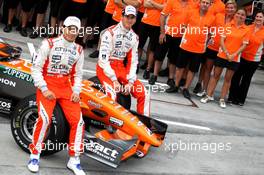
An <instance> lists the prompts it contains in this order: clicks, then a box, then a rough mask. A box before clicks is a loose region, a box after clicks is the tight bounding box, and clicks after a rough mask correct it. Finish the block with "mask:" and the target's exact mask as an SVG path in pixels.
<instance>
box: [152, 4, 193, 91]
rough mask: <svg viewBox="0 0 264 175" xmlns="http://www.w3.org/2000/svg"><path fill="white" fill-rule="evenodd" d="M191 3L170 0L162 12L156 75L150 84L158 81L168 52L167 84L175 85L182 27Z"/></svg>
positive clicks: (155, 56) (156, 57) (156, 54)
mask: <svg viewBox="0 0 264 175" xmlns="http://www.w3.org/2000/svg"><path fill="white" fill-rule="evenodd" d="M191 5H192V3H190V1H188V0H176V1H175V0H168V1H167V3H166V5H165V7H164V9H163V11H162V12H161V17H160V35H159V43H160V44H159V45H158V47H157V50H156V52H155V55H154V58H155V67H154V75H152V76H151V78H150V80H149V84H151V85H153V84H155V82H156V81H157V77H158V73H159V71H160V69H161V66H162V62H163V60H164V58H165V56H166V54H167V52H168V59H169V79H168V81H167V84H168V85H169V86H174V84H175V82H174V75H175V68H176V66H175V65H176V60H177V59H178V53H179V51H180V47H179V46H180V43H181V38H182V32H181V31H180V28H181V27H182V26H183V24H184V20H185V18H186V15H187V13H188V11H189V10H190V9H191V7H192V6H191ZM166 21H167V22H166ZM165 25H166V26H165ZM165 28H167V30H165Z"/></svg>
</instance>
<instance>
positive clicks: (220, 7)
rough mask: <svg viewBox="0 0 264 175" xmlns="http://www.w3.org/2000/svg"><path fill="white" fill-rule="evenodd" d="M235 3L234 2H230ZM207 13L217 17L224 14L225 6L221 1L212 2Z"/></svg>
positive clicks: (214, 0) (213, 0)
mask: <svg viewBox="0 0 264 175" xmlns="http://www.w3.org/2000/svg"><path fill="white" fill-rule="evenodd" d="M231 1H233V2H235V1H234V0H231ZM209 13H212V15H217V14H218V13H223V14H224V13H225V4H224V3H223V1H222V0H212V5H211V6H210V8H209Z"/></svg>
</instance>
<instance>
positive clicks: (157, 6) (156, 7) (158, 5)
mask: <svg viewBox="0 0 264 175" xmlns="http://www.w3.org/2000/svg"><path fill="white" fill-rule="evenodd" d="M150 3H151V4H152V6H153V7H154V8H155V9H158V10H160V11H162V9H163V7H164V3H163V4H160V3H157V2H155V1H153V0H150Z"/></svg>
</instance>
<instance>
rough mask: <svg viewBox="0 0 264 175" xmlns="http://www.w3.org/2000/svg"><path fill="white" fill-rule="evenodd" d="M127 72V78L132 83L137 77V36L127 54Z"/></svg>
mask: <svg viewBox="0 0 264 175" xmlns="http://www.w3.org/2000/svg"><path fill="white" fill-rule="evenodd" d="M127 59H128V64H127V65H128V66H127V68H128V69H129V73H128V75H127V79H128V81H129V83H132V84H134V81H135V80H136V79H137V74H136V72H137V65H138V37H137V38H136V41H135V43H134V45H133V47H132V49H131V51H130V52H129V53H128V55H127Z"/></svg>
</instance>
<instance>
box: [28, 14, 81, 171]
mask: <svg viewBox="0 0 264 175" xmlns="http://www.w3.org/2000/svg"><path fill="white" fill-rule="evenodd" d="M80 28H81V22H80V20H79V18H77V17H74V16H69V17H67V18H66V19H65V21H64V28H63V34H62V35H61V36H59V37H58V38H50V39H48V40H44V41H43V42H42V45H41V46H40V49H39V51H38V54H37V56H36V58H35V60H34V63H33V66H32V77H33V79H34V83H35V86H36V87H37V94H36V97H37V105H38V115H39V117H38V120H37V122H36V124H35V126H34V131H33V138H32V144H30V146H29V149H30V152H31V154H30V161H29V163H28V169H29V170H30V171H31V172H38V170H39V157H40V153H41V149H42V148H43V140H44V139H45V135H46V131H47V128H48V126H49V124H50V123H51V118H52V113H53V109H54V107H55V105H56V103H59V104H60V106H61V108H62V110H63V112H64V114H65V117H66V119H67V121H68V123H69V125H70V138H69V145H68V146H69V155H70V159H69V161H68V164H67V168H69V169H70V170H72V171H73V172H74V174H76V175H85V173H84V171H83V170H82V168H81V166H80V158H79V156H80V153H82V152H83V146H84V145H83V134H84V122H83V119H82V114H81V108H80V103H79V102H80V97H79V93H80V91H81V81H82V67H83V62H84V54H83V49H82V47H81V46H80V45H78V44H76V43H75V42H74V41H75V39H76V37H77V36H78V34H79V29H80Z"/></svg>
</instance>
